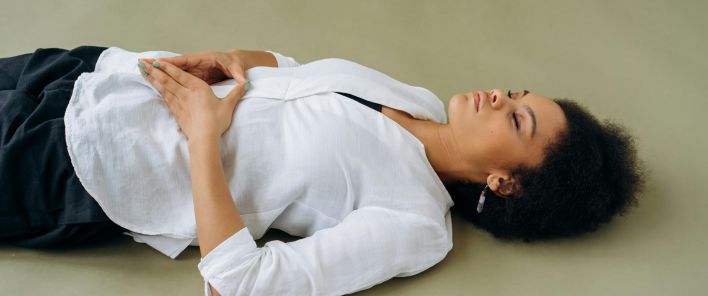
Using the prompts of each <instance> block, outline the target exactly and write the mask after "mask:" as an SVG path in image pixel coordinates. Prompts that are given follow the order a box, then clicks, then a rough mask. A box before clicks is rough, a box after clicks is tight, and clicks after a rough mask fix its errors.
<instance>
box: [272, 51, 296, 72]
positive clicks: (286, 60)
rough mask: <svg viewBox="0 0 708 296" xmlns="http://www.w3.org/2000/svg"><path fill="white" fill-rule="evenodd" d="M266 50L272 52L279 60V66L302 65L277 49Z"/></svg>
mask: <svg viewBox="0 0 708 296" xmlns="http://www.w3.org/2000/svg"><path fill="white" fill-rule="evenodd" d="M266 52H269V53H271V54H272V55H273V56H274V57H275V60H276V61H277V62H278V68H287V67H297V66H300V63H298V62H297V61H296V60H295V59H294V58H291V57H286V56H284V55H282V54H280V53H277V52H275V51H270V50H266Z"/></svg>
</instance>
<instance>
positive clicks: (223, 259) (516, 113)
mask: <svg viewBox="0 0 708 296" xmlns="http://www.w3.org/2000/svg"><path fill="white" fill-rule="evenodd" d="M99 55H100V56H99ZM136 62H137V63H138V64H137V66H135V65H136V64H135V63H136ZM94 65H95V68H94ZM0 66H1V67H2V68H1V69H2V70H3V72H0V73H3V74H4V75H5V77H4V79H3V82H2V83H3V85H2V86H3V87H2V89H3V95H2V96H0V100H2V101H0V104H2V108H3V119H2V120H3V121H2V125H1V126H0V127H2V137H1V138H0V139H1V140H2V145H3V146H2V151H3V153H2V154H0V157H2V159H1V160H0V169H2V170H0V172H2V177H3V178H2V179H0V186H1V187H0V189H2V191H3V192H8V193H11V194H10V195H6V196H5V197H3V199H2V203H3V204H2V208H0V210H2V215H0V219H2V220H0V221H2V223H0V227H3V228H2V233H3V235H2V237H0V238H2V240H3V241H8V242H12V243H15V244H19V245H23V246H29V247H40V246H56V245H75V244H79V243H83V242H86V241H91V240H95V239H98V238H99V236H106V235H113V234H116V233H119V232H121V231H123V228H124V229H126V230H128V231H129V232H130V234H131V235H132V236H134V238H135V239H136V240H137V241H142V242H146V243H148V244H150V245H151V246H153V247H155V248H156V249H158V250H160V251H161V252H163V253H165V254H167V255H169V256H171V257H173V258H174V256H176V255H177V254H179V252H181V251H182V250H183V249H184V248H185V247H186V246H187V245H188V244H190V243H192V244H197V243H198V245H199V248H200V251H201V254H202V257H203V258H202V261H201V262H200V264H199V269H200V272H201V273H202V275H203V277H204V278H205V293H207V294H210V293H211V294H221V295H241V294H257V295H261V294H262V295H272V294H295V295H308V294H318V295H320V294H321V295H338V294H347V293H352V292H355V291H359V290H362V289H366V288H368V287H371V286H373V285H375V284H378V283H380V282H383V281H385V280H387V279H389V278H391V277H394V276H410V275H413V274H417V273H419V272H422V271H423V270H425V269H427V268H429V267H430V266H432V265H434V264H436V263H437V262H439V261H440V260H442V259H443V258H444V257H445V255H446V254H447V252H448V251H449V250H450V249H451V247H452V234H451V225H450V216H449V208H450V207H451V206H452V200H451V198H453V199H455V201H456V205H455V208H456V209H457V210H459V212H461V214H462V215H463V216H464V217H466V218H468V219H470V220H471V221H472V222H473V223H475V224H477V225H479V226H481V227H482V228H484V229H486V230H488V231H490V232H491V233H492V234H494V235H495V236H497V237H500V238H512V239H523V240H526V241H532V240H540V239H550V238H555V237H563V236H570V235H576V234H580V233H584V232H588V231H593V230H595V229H596V228H597V227H598V226H599V225H600V224H602V223H605V222H608V221H609V220H610V218H612V217H613V216H615V215H616V214H618V213H622V212H624V211H625V210H626V209H627V208H628V206H629V205H631V204H632V203H633V202H634V201H635V199H634V196H635V194H636V192H637V191H638V189H639V188H640V186H641V184H642V175H641V171H640V169H639V167H638V164H637V161H636V159H635V152H634V149H633V145H632V142H631V138H630V137H629V136H628V135H626V134H625V133H624V132H623V131H622V129H620V128H619V127H617V126H616V125H612V124H601V123H599V122H598V121H597V120H596V119H595V118H594V117H592V116H591V115H589V113H587V112H586V111H585V110H584V109H583V108H581V107H579V106H578V105H576V104H574V103H572V102H569V101H566V100H551V99H549V98H546V97H543V96H540V95H537V94H534V93H532V92H528V91H518V92H517V91H510V90H508V91H503V90H500V89H495V90H490V91H476V92H470V93H466V94H460V95H456V96H453V98H452V99H451V100H450V103H449V107H448V115H449V118H446V116H445V112H444V110H443V109H442V103H441V101H440V100H439V99H437V97H435V96H434V95H433V94H432V93H430V92H429V91H427V90H425V89H423V88H419V87H413V86H409V85H406V84H403V83H401V82H398V81H396V80H394V79H392V78H390V77H388V76H386V75H384V74H382V73H380V72H377V71H375V70H373V69H369V68H366V67H363V66H361V65H358V64H355V63H352V62H349V61H345V60H339V59H326V60H320V61H315V62H312V63H308V64H305V65H299V64H298V63H297V62H295V61H294V60H293V59H291V58H287V57H284V56H282V55H280V54H277V53H272V52H263V51H244V50H232V51H228V52H225V53H220V52H214V51H208V52H201V53H195V54H191V55H187V56H176V55H175V54H173V53H168V52H144V53H133V52H129V51H125V50H122V49H120V48H110V49H105V48H98V47H79V48H76V49H74V50H72V51H63V50H57V49H46V50H38V51H37V52H35V53H34V54H33V55H24V56H18V57H15V58H9V59H3V60H2V61H0ZM82 73H83V74H82ZM138 73H140V74H142V76H141V75H140V74H138ZM77 77H78V79H77ZM228 78H233V79H228ZM74 79H76V82H75V83H74ZM69 96H71V97H70V99H69ZM64 109H66V111H65V113H64ZM48 114H50V115H48ZM61 119H63V121H62V120H61ZM447 121H449V122H447ZM64 127H65V130H64ZM62 136H65V137H62ZM64 140H65V142H64ZM64 144H66V146H64ZM28 149H32V150H31V151H33V153H35V154H29V153H28V151H29V150H28ZM65 149H66V150H65ZM28 155H31V156H28ZM68 164H71V166H69V165H68ZM30 168H31V169H30ZM9 172H13V174H9ZM77 179H80V180H81V183H79V182H78V180H77ZM37 184H47V185H43V186H37ZM480 184H483V185H484V186H483V187H482V186H480ZM57 193H58V194H57ZM98 205H100V207H99V206H98ZM269 228H277V229H281V230H284V231H286V232H288V233H290V234H292V235H296V236H301V237H303V238H302V239H300V240H297V241H294V242H291V243H283V242H279V241H272V242H269V243H267V244H266V245H265V246H263V247H262V248H257V247H256V245H255V243H254V242H253V239H254V238H259V237H261V236H262V235H263V233H265V231H266V230H267V229H269ZM196 237H198V238H199V240H198V242H197V241H196Z"/></svg>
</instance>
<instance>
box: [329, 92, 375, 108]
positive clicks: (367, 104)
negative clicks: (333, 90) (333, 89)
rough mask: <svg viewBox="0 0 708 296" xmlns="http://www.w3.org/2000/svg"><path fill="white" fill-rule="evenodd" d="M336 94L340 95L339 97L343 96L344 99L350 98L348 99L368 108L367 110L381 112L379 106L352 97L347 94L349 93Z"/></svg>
mask: <svg viewBox="0 0 708 296" xmlns="http://www.w3.org/2000/svg"><path fill="white" fill-rule="evenodd" d="M337 93H338V94H340V95H343V96H345V97H347V98H350V99H352V100H354V101H357V102H359V103H361V104H363V105H364V106H366V107H369V108H371V109H374V110H376V111H379V112H381V104H377V103H373V102H369V101H367V100H364V99H362V98H360V97H357V96H355V95H352V94H349V93H343V92H337Z"/></svg>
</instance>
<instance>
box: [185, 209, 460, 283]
mask: <svg viewBox="0 0 708 296" xmlns="http://www.w3.org/2000/svg"><path fill="white" fill-rule="evenodd" d="M448 236H449V234H448V232H447V231H446V229H445V227H444V225H441V224H440V223H438V222H435V221H433V220H432V219H430V218H427V217H423V216H420V215H415V214H410V213H401V212H397V211H394V210H390V209H385V208H378V207H365V208H361V209H358V210H355V211H353V212H351V213H350V214H349V215H348V216H347V217H346V218H345V219H344V220H342V222H340V223H339V224H338V225H336V226H334V227H332V228H327V229H323V230H320V231H318V232H316V233H315V234H313V235H312V236H310V237H306V238H303V239H300V240H297V241H293V242H290V243H284V242H281V241H270V242H268V243H266V244H265V245H264V246H263V247H261V248H257V246H256V244H255V242H254V241H253V238H252V236H251V235H250V233H249V232H248V230H247V229H246V228H244V229H242V230H240V231H239V232H237V233H236V234H234V235H233V236H231V237H230V238H228V239H227V240H226V241H224V242H222V243H221V244H220V245H219V246H217V247H216V248H215V249H214V250H212V251H211V252H210V253H209V254H207V256H205V257H204V258H202V260H201V261H200V263H199V266H198V267H199V271H200V273H201V275H202V276H203V277H204V280H205V293H206V295H210V293H209V291H208V286H209V285H211V286H212V287H214V289H216V290H217V291H219V293H220V294H221V295H224V296H226V295H286V294H287V295H342V294H349V293H353V292H356V291H360V290H363V289H367V288H369V287H372V286H374V285H376V284H379V283H381V282H384V281H386V280H388V279H390V278H392V277H395V276H410V275H414V274H417V273H419V272H422V271H423V270H425V269H427V268H429V267H431V266H433V265H435V264H436V263H438V262H440V261H441V260H442V259H443V258H444V257H445V255H446V254H447V252H449V250H450V249H451V248H452V244H451V242H450V240H449V237H448Z"/></svg>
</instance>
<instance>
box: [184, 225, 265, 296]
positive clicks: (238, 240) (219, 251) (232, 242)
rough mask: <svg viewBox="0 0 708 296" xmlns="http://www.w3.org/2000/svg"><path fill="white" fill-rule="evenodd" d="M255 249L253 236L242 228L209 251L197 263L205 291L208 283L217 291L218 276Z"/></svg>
mask: <svg viewBox="0 0 708 296" xmlns="http://www.w3.org/2000/svg"><path fill="white" fill-rule="evenodd" d="M257 248H258V247H257V246H256V242H255V241H254V240H253V236H251V233H250V232H249V231H248V228H246V227H244V228H242V229H241V230H239V231H238V232H236V233H234V234H233V235H232V236H231V237H229V238H227V239H226V240H225V241H223V242H221V244H219V245H218V246H216V248H214V249H213V250H211V252H209V254H207V255H206V256H204V258H202V259H201V260H200V261H199V265H198V266H197V267H198V268H199V272H200V273H201V275H202V277H203V278H204V282H205V284H204V285H205V291H208V284H209V283H211V285H212V286H213V287H214V288H215V289H217V290H219V289H218V288H217V287H218V286H219V283H218V282H219V279H220V278H221V276H220V274H221V273H223V272H225V271H227V270H228V268H229V267H233V266H234V265H238V263H235V262H238V261H239V260H240V259H241V258H243V256H244V255H246V254H248V253H251V252H254V251H256V250H257ZM206 295H209V294H206Z"/></svg>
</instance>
